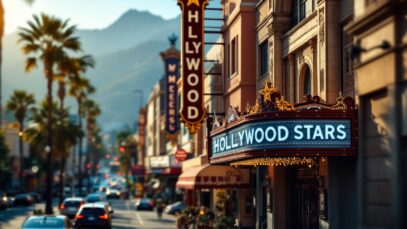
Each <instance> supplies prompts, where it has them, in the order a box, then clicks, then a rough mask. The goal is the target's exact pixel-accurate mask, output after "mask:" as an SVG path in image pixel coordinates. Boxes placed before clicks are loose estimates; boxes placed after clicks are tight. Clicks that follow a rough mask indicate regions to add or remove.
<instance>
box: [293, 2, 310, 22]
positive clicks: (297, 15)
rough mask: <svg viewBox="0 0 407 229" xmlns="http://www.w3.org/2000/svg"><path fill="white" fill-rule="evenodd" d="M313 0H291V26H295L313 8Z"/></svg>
mask: <svg viewBox="0 0 407 229" xmlns="http://www.w3.org/2000/svg"><path fill="white" fill-rule="evenodd" d="M315 2H316V1H315V0H293V1H292V7H291V27H294V26H296V25H297V24H298V23H300V22H301V21H302V20H304V19H305V18H306V17H307V16H309V15H310V14H311V13H312V12H313V11H314V10H315V8H316V7H315Z"/></svg>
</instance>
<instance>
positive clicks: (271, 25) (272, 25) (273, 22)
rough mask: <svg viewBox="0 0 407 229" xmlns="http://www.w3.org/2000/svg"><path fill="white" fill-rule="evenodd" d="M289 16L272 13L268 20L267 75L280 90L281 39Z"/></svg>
mask: <svg viewBox="0 0 407 229" xmlns="http://www.w3.org/2000/svg"><path fill="white" fill-rule="evenodd" d="M289 20H290V18H289V17H287V16H286V15H273V17H271V18H270V20H269V21H268V24H267V27H268V34H269V75H270V79H271V81H272V83H273V85H274V86H275V87H276V88H278V89H279V90H280V91H282V89H283V88H282V86H283V71H284V69H283V40H282V36H283V34H284V32H285V31H286V30H287V28H288V23H289Z"/></svg>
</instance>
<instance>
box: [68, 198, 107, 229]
mask: <svg viewBox="0 0 407 229" xmlns="http://www.w3.org/2000/svg"><path fill="white" fill-rule="evenodd" d="M74 225H75V228H108V229H110V228H111V227H112V218H111V216H110V213H109V210H108V209H107V207H106V206H105V205H103V204H94V203H92V204H84V205H82V207H81V208H80V209H79V211H78V213H77V214H76V215H75V224H74Z"/></svg>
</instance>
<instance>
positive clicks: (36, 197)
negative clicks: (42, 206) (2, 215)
mask: <svg viewBox="0 0 407 229" xmlns="http://www.w3.org/2000/svg"><path fill="white" fill-rule="evenodd" d="M27 194H28V195H30V196H31V197H32V198H33V200H34V202H35V203H39V202H40V201H41V195H40V194H39V193H37V192H29V193H27Z"/></svg>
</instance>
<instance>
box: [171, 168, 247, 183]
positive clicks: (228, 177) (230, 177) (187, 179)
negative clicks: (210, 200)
mask: <svg viewBox="0 0 407 229" xmlns="http://www.w3.org/2000/svg"><path fill="white" fill-rule="evenodd" d="M249 185H250V178H249V174H245V173H244V171H241V170H240V169H237V168H234V167H230V166H223V165H203V166H197V167H192V168H190V169H187V170H185V171H184V172H183V173H182V174H181V175H180V176H179V178H178V182H177V188H184V189H204V188H228V187H248V186H249Z"/></svg>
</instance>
